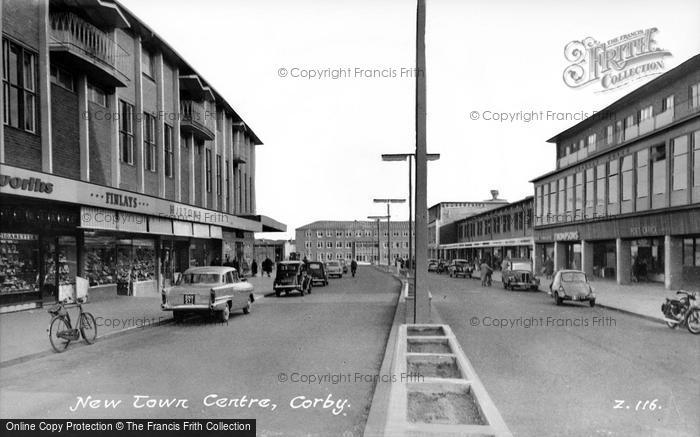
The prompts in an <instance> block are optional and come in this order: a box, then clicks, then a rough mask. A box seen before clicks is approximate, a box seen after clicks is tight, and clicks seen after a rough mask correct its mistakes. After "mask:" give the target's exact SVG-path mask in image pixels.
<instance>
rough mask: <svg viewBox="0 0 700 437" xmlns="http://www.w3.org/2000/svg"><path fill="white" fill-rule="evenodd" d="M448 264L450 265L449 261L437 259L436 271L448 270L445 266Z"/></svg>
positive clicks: (443, 271)
mask: <svg viewBox="0 0 700 437" xmlns="http://www.w3.org/2000/svg"><path fill="white" fill-rule="evenodd" d="M449 265H450V262H449V261H443V260H440V261H438V266H437V270H436V272H437V273H445V272H447V271H448V270H447V268H448V267H449Z"/></svg>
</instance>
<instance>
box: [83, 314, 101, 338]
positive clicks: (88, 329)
mask: <svg viewBox="0 0 700 437" xmlns="http://www.w3.org/2000/svg"><path fill="white" fill-rule="evenodd" d="M80 334H81V335H82V336H83V340H85V343H87V344H93V343H94V342H95V339H96V338H97V324H96V323H95V318H94V317H93V316H92V314H90V313H82V314H81V315H80Z"/></svg>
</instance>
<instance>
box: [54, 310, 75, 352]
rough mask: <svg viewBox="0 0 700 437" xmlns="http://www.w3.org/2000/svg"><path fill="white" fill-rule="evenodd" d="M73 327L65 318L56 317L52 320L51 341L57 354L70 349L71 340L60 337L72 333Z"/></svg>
mask: <svg viewBox="0 0 700 437" xmlns="http://www.w3.org/2000/svg"><path fill="white" fill-rule="evenodd" d="M70 330H71V327H70V324H69V323H68V321H67V320H66V318H65V317H63V316H56V317H54V318H53V320H51V325H50V326H49V341H50V342H51V347H52V348H53V350H55V351H56V352H59V353H60V352H63V351H64V350H66V348H67V347H68V343H70V340H69V339H67V338H64V337H59V334H61V333H67V331H70Z"/></svg>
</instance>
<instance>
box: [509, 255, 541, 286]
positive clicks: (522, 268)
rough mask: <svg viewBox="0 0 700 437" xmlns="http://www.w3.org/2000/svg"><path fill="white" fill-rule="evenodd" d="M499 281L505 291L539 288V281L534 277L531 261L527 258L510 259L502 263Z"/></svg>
mask: <svg viewBox="0 0 700 437" xmlns="http://www.w3.org/2000/svg"><path fill="white" fill-rule="evenodd" d="M501 275H502V276H501V278H502V279H501V281H502V282H503V288H505V289H506V290H515V289H516V288H520V289H525V290H527V289H530V290H537V289H538V288H540V280H539V279H538V278H536V277H535V271H534V268H533V266H532V260H530V259H528V258H511V259H507V260H506V262H505V263H503V270H502V271H501Z"/></svg>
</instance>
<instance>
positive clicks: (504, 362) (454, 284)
mask: <svg viewBox="0 0 700 437" xmlns="http://www.w3.org/2000/svg"><path fill="white" fill-rule="evenodd" d="M430 284H431V291H432V293H433V303H434V304H435V307H436V309H437V311H438V313H439V314H440V316H441V317H442V319H443V320H444V322H445V323H447V324H449V325H450V326H451V327H452V329H453V330H454V332H455V334H456V336H457V338H458V339H459V341H460V344H461V345H462V348H463V349H464V351H465V353H466V354H467V356H468V357H469V360H470V361H471V362H472V364H473V365H474V367H475V369H476V371H477V373H478V374H479V377H480V378H481V380H482V382H483V383H484V385H485V386H486V389H487V390H488V392H489V394H490V395H491V397H492V398H493V400H494V402H495V403H496V406H497V407H498V408H499V410H500V412H501V414H502V415H503V418H504V419H505V421H506V423H507V424H508V426H509V427H510V429H511V431H513V433H514V434H515V435H516V436H563V435H567V436H669V437H670V436H698V435H700V415H699V414H698V406H700V337H698V336H694V335H692V334H690V333H689V332H688V331H687V330H682V331H679V330H676V331H672V330H670V329H668V328H666V327H665V325H662V324H658V323H654V322H651V321H647V320H644V319H640V318H637V317H633V316H628V315H625V314H622V313H619V312H616V311H613V310H607V309H603V308H590V307H589V306H588V305H587V304H586V305H585V306H584V305H581V304H568V305H564V306H562V307H557V306H555V305H554V304H553V302H552V300H551V298H549V296H548V295H547V294H545V293H542V292H518V291H515V292H511V291H506V290H504V289H503V288H502V287H501V284H500V283H494V286H493V287H492V288H482V287H480V283H479V282H478V281H477V280H470V279H450V278H449V277H447V276H446V275H445V276H440V275H436V274H431V275H430ZM630 298H634V297H633V296H631V297H630ZM661 300H662V299H661V298H660V301H659V306H660V305H661ZM548 318H549V319H548ZM496 319H498V320H496ZM500 319H503V322H501V321H500ZM510 323H513V325H509V324H510ZM562 323H563V324H569V326H561V324H562ZM499 324H506V325H507V326H505V327H499V326H494V325H499ZM526 326H530V327H529V328H528V327H526ZM654 399H657V401H656V403H655V406H656V408H655V409H654V410H653V411H652V410H650V408H651V401H653V400H654ZM617 400H619V401H624V403H623V404H621V405H620V404H619V402H618V401H617ZM638 401H641V405H640V407H639V408H640V410H639V411H636V410H637V402H638ZM645 401H649V403H648V404H647V408H646V409H644V410H642V409H641V406H642V405H644V402H645ZM616 406H617V407H621V408H616ZM628 407H629V408H628Z"/></svg>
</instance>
